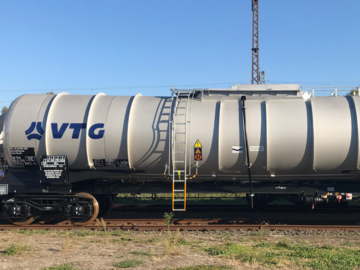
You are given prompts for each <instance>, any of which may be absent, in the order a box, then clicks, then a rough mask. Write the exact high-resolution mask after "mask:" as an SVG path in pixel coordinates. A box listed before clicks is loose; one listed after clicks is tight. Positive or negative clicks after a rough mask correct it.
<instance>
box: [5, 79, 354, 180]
mask: <svg viewBox="0 0 360 270" xmlns="http://www.w3.org/2000/svg"><path fill="white" fill-rule="evenodd" d="M185 92H186V91H184V93H185ZM192 93H193V95H192V96H191V98H190V99H189V101H188V105H187V107H186V109H185V112H186V113H185V114H181V113H179V112H178V111H177V110H179V108H178V107H177V105H176V104H175V103H176V102H175V100H174V99H172V97H151V96H142V95H140V94H138V95H136V96H107V95H105V94H103V93H100V94H97V95H95V96H93V95H81V96H80V95H69V94H67V93H60V94H58V95H56V96H53V95H23V96H20V97H19V98H17V99H16V100H15V101H14V102H13V103H12V105H11V106H10V108H9V111H8V113H7V114H6V118H5V123H4V134H5V135H4V151H5V156H6V160H7V162H8V164H9V165H10V166H11V167H13V168H24V167H32V166H34V167H35V166H39V164H40V162H41V160H40V158H41V156H42V155H66V156H67V158H68V166H69V169H71V170H100V171H101V170H103V171H104V174H105V173H106V171H108V170H113V171H116V170H117V171H127V172H129V174H131V172H134V173H135V172H136V175H135V176H133V178H134V177H135V178H136V176H138V177H142V175H146V177H147V178H152V179H164V173H168V172H170V170H172V169H173V164H174V166H175V168H174V169H177V170H182V169H184V166H186V168H187V172H188V174H189V175H193V174H195V173H196V172H198V174H197V177H198V179H201V178H203V179H205V178H207V179H209V178H210V179H214V180H241V179H244V180H246V179H247V167H246V163H247V161H246V149H245V142H244V123H243V115H242V106H241V102H240V98H241V96H244V95H245V96H246V97H247V100H246V105H245V107H246V124H247V126H246V129H247V136H248V145H249V153H250V164H251V171H252V175H253V177H254V179H263V180H266V179H267V180H273V179H280V180H281V179H283V180H297V179H298V180H301V179H326V180H331V179H338V180H341V179H349V178H351V177H354V176H353V175H348V174H344V173H343V172H344V171H349V170H359V167H360V165H359V162H360V160H359V155H360V150H359V139H360V138H359V135H360V134H359V130H358V127H359V125H360V122H359V121H360V115H359V114H360V97H358V96H336V97H334V96H331V97H314V98H304V97H303V96H302V93H301V92H300V86H299V85H240V86H237V87H233V89H227V90H225V89H220V90H215V89H213V90H211V89H205V90H195V91H194V92H192ZM181 99H183V100H185V99H186V97H182V96H181V92H180V93H179V100H181ZM182 115H186V117H187V118H185V116H182ZM172 116H174V120H175V122H177V123H182V122H184V121H185V120H186V123H185V124H183V125H180V124H179V125H174V124H173V125H172V124H171V123H170V121H171V120H172ZM181 117H184V118H183V119H182V118H181ZM172 126H173V127H174V130H172ZM174 133H177V134H178V135H174ZM176 136H177V137H176ZM174 138H176V139H174ZM174 140H176V142H180V141H182V142H184V146H183V149H182V150H183V151H176V149H174V147H173V145H174ZM177 147H180V146H177ZM178 149H180V148H178ZM196 151H200V156H196V154H197V153H196ZM169 153H171V155H173V156H171V155H170V156H169ZM185 156H186V163H173V162H172V157H173V158H174V160H184V159H185ZM121 178H124V176H123V174H119V179H121Z"/></svg>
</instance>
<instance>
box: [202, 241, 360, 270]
mask: <svg viewBox="0 0 360 270" xmlns="http://www.w3.org/2000/svg"><path fill="white" fill-rule="evenodd" d="M206 251H207V252H208V253H209V254H210V255H212V256H222V257H231V258H235V259H237V260H239V261H241V262H243V263H250V264H253V263H257V264H261V265H263V266H266V267H271V266H281V267H284V266H285V267H300V268H312V269H321V270H332V269H334V270H335V269H343V270H347V269H348V270H350V269H354V268H356V267H360V253H359V251H358V250H355V249H350V248H347V247H341V248H337V247H334V246H331V245H324V246H314V245H309V244H306V243H301V244H293V243H288V242H284V241H281V242H278V243H274V244H269V243H264V242H261V243H259V244H257V245H253V246H242V245H238V244H233V243H226V244H223V245H219V246H215V247H212V248H208V249H206Z"/></svg>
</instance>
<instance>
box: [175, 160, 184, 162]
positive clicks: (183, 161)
mask: <svg viewBox="0 0 360 270" xmlns="http://www.w3.org/2000/svg"><path fill="white" fill-rule="evenodd" d="M174 162H175V163H185V161H182V160H174Z"/></svg>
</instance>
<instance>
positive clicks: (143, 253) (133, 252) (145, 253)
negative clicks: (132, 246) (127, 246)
mask: <svg viewBox="0 0 360 270" xmlns="http://www.w3.org/2000/svg"><path fill="white" fill-rule="evenodd" d="M130 253H131V254H133V255H137V256H139V255H140V256H149V257H151V256H154V255H153V254H150V252H144V251H132V252H130Z"/></svg>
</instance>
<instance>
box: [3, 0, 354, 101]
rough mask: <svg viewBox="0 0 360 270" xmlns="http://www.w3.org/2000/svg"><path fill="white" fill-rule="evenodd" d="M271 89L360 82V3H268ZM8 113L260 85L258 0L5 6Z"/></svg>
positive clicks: (265, 52)
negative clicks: (63, 98) (95, 97)
mask: <svg viewBox="0 0 360 270" xmlns="http://www.w3.org/2000/svg"><path fill="white" fill-rule="evenodd" d="M259 4H260V12H259V13H260V23H259V26H260V39H259V41H260V68H261V70H265V72H266V82H267V83H300V84H301V85H303V86H319V85H327V84H329V85H349V86H353V85H359V84H360V31H359V28H360V15H359V11H360V1H359V0H347V1H346V3H345V2H344V1H340V0H260V3H259ZM0 30H1V32H0V34H1V42H0V95H1V98H0V101H1V103H0V106H3V105H7V106H8V105H9V104H10V102H11V101H12V100H14V99H15V98H16V97H17V96H19V95H22V94H25V93H44V92H48V91H50V90H53V91H54V92H57V93H58V92H61V91H66V92H69V93H70V94H96V93H98V92H104V93H106V94H108V95H134V94H136V93H142V94H143V95H169V94H170V92H169V88H170V86H172V85H174V86H176V87H178V88H185V87H192V88H194V87H196V88H203V87H212V88H215V87H229V86H231V85H232V84H237V83H250V80H251V37H252V36H251V35H252V32H251V31H252V12H251V1H250V0H181V1H176V0H126V1H125V0H116V1H115V0H114V1H113V0H106V1H100V0H97V1H95V0H61V1H58V0H42V1H40V0H31V1H27V0H23V1H18V0H11V1H5V0H4V1H0Z"/></svg>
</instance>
